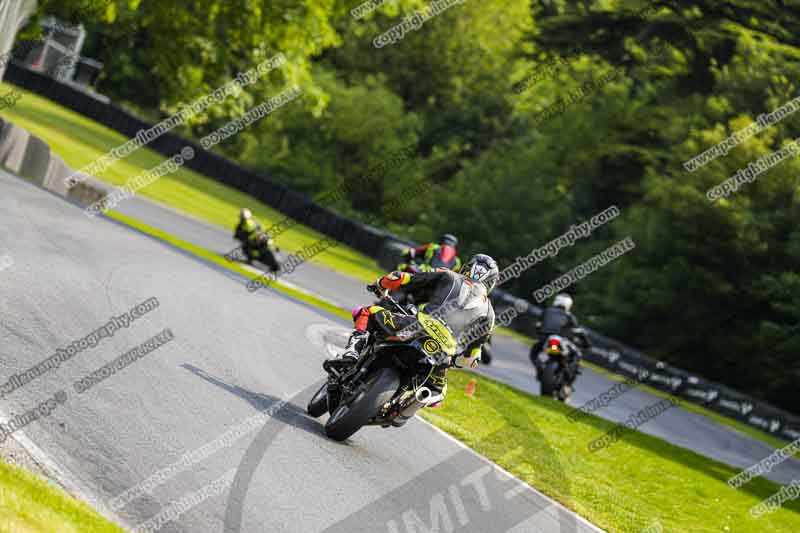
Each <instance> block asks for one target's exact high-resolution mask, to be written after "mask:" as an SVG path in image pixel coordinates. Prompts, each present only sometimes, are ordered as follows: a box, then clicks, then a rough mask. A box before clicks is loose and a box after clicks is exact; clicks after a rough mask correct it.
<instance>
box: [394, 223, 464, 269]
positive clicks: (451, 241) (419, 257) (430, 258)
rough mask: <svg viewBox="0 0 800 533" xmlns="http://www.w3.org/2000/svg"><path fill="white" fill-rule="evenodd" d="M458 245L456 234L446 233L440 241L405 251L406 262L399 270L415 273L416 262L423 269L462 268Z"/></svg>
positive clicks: (399, 266)
mask: <svg viewBox="0 0 800 533" xmlns="http://www.w3.org/2000/svg"><path fill="white" fill-rule="evenodd" d="M456 246H458V239H457V238H456V237H455V235H452V234H450V233H445V234H444V235H442V236H441V237H440V238H439V242H430V243H428V244H423V245H422V246H417V247H416V248H409V249H408V250H406V251H405V252H403V257H404V258H405V259H406V263H403V264H401V265H398V267H397V270H399V271H401V272H412V273H413V272H414V270H413V268H412V265H414V264H416V265H417V266H418V267H419V270H421V271H430V270H435V269H437V268H446V269H448V270H454V271H458V270H459V269H460V268H461V259H459V258H458V254H457V252H456Z"/></svg>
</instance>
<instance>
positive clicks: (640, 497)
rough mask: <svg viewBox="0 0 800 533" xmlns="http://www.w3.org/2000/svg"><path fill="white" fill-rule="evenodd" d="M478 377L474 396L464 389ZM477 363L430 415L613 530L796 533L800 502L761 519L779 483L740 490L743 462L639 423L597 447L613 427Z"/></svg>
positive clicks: (453, 375)
mask: <svg viewBox="0 0 800 533" xmlns="http://www.w3.org/2000/svg"><path fill="white" fill-rule="evenodd" d="M471 378H475V379H476V380H477V382H478V383H477V388H476V392H475V395H474V396H473V397H471V398H470V397H467V396H465V395H464V394H463V392H462V391H463V390H464V388H465V386H466V384H467V381H468V380H469V379H471ZM570 412H571V409H570V408H569V407H568V406H566V405H563V404H561V403H559V402H555V401H553V400H550V399H547V398H542V397H537V396H531V395H528V394H526V393H522V392H519V391H517V390H515V389H513V388H511V387H508V386H506V385H503V384H501V383H498V382H496V381H493V380H491V379H488V378H484V377H482V376H479V375H476V374H474V373H471V372H465V371H454V372H450V377H449V392H448V395H447V399H446V401H445V402H444V404H443V405H442V407H440V408H438V409H427V410H425V411H423V413H422V417H423V418H424V419H426V420H428V421H430V422H431V423H433V424H435V425H437V426H438V427H440V428H442V429H443V430H444V431H446V432H448V433H450V434H451V435H453V436H454V437H456V438H457V439H459V440H461V441H463V442H464V443H465V444H467V445H468V446H470V447H471V448H473V449H474V450H476V451H477V452H479V453H481V454H483V455H485V456H486V457H488V458H489V459H491V460H493V461H495V462H496V463H497V464H499V465H500V466H502V467H503V468H505V469H506V470H508V471H509V472H511V473H512V474H514V475H516V476H517V477H519V478H520V479H522V480H524V481H526V482H527V483H529V484H530V485H532V486H534V487H536V488H537V489H538V490H540V491H541V492H543V493H545V494H547V495H548V496H550V497H552V498H553V499H555V500H557V501H559V502H560V503H562V504H563V505H565V506H566V507H568V508H570V509H572V510H574V511H576V512H577V513H578V514H579V515H581V516H583V517H584V518H586V519H587V520H589V521H590V522H592V523H594V524H596V525H597V526H599V527H601V528H603V529H605V530H606V531H613V532H614V533H617V532H631V533H638V532H639V531H641V530H642V529H643V528H645V527H646V526H648V525H649V524H651V523H653V522H654V521H656V520H657V521H658V522H660V523H661V524H662V526H663V528H664V531H665V532H676V533H677V532H680V533H684V532H691V533H725V532H730V533H763V532H767V531H769V532H770V533H797V532H798V531H800V501H798V500H795V501H791V502H787V503H786V504H784V507H783V508H781V509H778V510H776V511H775V512H774V513H771V514H767V515H765V516H763V517H761V518H759V519H754V518H752V517H751V516H750V514H749V509H750V507H752V506H753V505H756V504H757V503H758V502H760V501H761V500H763V499H764V498H767V497H769V496H771V495H772V494H774V493H775V492H777V491H778V490H779V488H780V486H779V485H777V484H775V483H772V482H770V481H768V480H765V479H762V478H758V479H755V480H753V481H751V482H750V483H748V484H746V485H744V486H743V487H742V488H740V489H738V490H735V489H732V488H731V487H729V486H728V485H727V484H726V480H727V479H728V478H730V477H732V476H733V475H735V474H737V473H738V472H739V471H738V470H737V469H735V468H732V467H730V466H727V465H725V464H722V463H719V462H716V461H713V460H711V459H708V458H706V457H704V456H701V455H699V454H696V453H694V452H692V451H689V450H686V449H684V448H680V447H678V446H675V445H672V444H669V443H667V442H665V441H663V440H661V439H658V438H655V437H651V436H649V435H645V434H644V433H640V432H638V431H634V432H631V433H629V434H627V435H626V436H625V437H623V439H622V440H620V441H619V442H617V443H615V444H614V445H612V446H610V447H608V448H605V449H603V450H600V451H598V452H595V453H591V452H589V450H588V447H587V443H588V442H589V441H590V440H592V439H595V438H597V437H599V436H601V435H602V434H603V433H605V432H606V431H608V430H609V429H611V428H613V427H614V424H612V423H611V422H608V421H605V420H603V419H601V418H599V417H596V416H593V415H590V416H587V417H586V419H583V420H580V421H578V422H575V423H572V422H570V421H569V420H568V419H567V415H568V414H569V413H570Z"/></svg>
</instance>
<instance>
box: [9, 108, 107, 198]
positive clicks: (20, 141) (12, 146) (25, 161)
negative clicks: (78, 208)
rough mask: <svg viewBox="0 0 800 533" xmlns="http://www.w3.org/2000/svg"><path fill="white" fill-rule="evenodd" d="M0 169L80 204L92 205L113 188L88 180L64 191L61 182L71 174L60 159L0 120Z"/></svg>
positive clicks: (23, 131)
mask: <svg viewBox="0 0 800 533" xmlns="http://www.w3.org/2000/svg"><path fill="white" fill-rule="evenodd" d="M0 166H1V167H5V168H6V169H8V170H10V171H11V172H13V173H15V174H19V175H20V176H23V177H25V178H28V179H30V180H31V181H33V182H34V183H36V184H37V185H40V186H42V187H44V188H45V189H47V190H49V191H52V192H54V193H56V194H58V195H59V196H63V197H64V198H69V199H71V200H75V201H77V202H78V203H80V204H83V205H89V204H92V203H94V202H96V201H97V200H99V199H100V198H102V197H104V196H105V195H106V194H108V193H109V192H111V190H112V189H113V186H111V185H108V184H107V183H103V182H101V181H100V180H98V179H96V178H91V177H90V178H87V179H86V181H84V182H83V183H81V184H80V185H78V186H76V187H73V188H72V189H69V190H68V189H67V186H66V185H65V183H64V180H65V179H67V178H68V177H69V176H71V175H72V173H73V172H74V171H73V170H72V169H71V168H70V167H69V166H67V164H66V163H64V160H63V159H61V158H60V157H58V156H57V155H56V154H54V153H52V152H51V151H50V147H49V146H48V145H47V143H46V142H44V141H43V140H41V139H40V138H38V137H36V136H35V135H31V134H30V133H29V132H28V131H26V130H24V129H22V128H20V127H19V126H16V125H15V124H12V123H11V122H8V121H7V120H3V119H2V118H0Z"/></svg>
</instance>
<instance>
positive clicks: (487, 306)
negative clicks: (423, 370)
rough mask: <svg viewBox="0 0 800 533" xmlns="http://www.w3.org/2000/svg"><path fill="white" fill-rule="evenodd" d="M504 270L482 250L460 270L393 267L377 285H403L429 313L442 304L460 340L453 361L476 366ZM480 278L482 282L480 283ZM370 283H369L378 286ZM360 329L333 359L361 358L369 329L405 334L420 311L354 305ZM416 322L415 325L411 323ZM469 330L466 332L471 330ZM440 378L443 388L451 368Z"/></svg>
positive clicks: (490, 326) (382, 335) (382, 334)
mask: <svg viewBox="0 0 800 533" xmlns="http://www.w3.org/2000/svg"><path fill="white" fill-rule="evenodd" d="M499 275H500V272H499V270H498V268H497V263H496V262H495V261H494V259H492V258H491V257H489V256H488V255H484V254H478V255H475V256H473V257H472V258H471V259H470V260H469V261H467V262H466V263H464V265H463V266H462V267H461V269H460V271H459V272H453V271H450V270H439V271H434V272H418V273H416V274H410V273H408V272H391V273H389V274H387V275H385V276H383V277H382V278H380V279H379V280H378V281H377V282H376V285H377V287H380V288H382V289H387V290H395V289H397V288H399V287H403V288H404V289H405V290H407V291H409V292H410V293H412V294H414V296H415V297H416V301H418V302H425V303H424V304H423V305H422V306H420V309H424V311H425V313H426V314H427V315H432V316H434V317H435V316H437V309H438V310H440V313H441V314H442V315H444V317H446V322H447V324H448V325H449V326H450V327H451V329H453V333H454V334H456V335H460V334H464V335H463V337H467V338H466V340H464V339H463V337H462V338H461V339H459V340H461V342H459V343H458V345H457V351H456V354H455V356H454V357H453V359H452V363H451V364H452V365H453V366H459V365H457V363H462V362H463V363H464V366H470V367H473V368H474V367H476V366H477V364H478V362H479V361H480V358H481V347H482V346H483V344H484V343H485V342H486V341H487V339H488V338H489V336H490V335H491V332H492V329H493V328H494V308H493V307H492V303H491V301H490V300H489V293H490V292H491V291H492V289H493V288H494V287H495V285H497V280H498V278H499ZM475 282H478V283H475ZM377 287H376V286H375V285H371V286H370V287H369V288H377ZM353 320H354V321H355V331H353V333H352V334H351V335H350V338H349V340H348V341H347V347H346V348H345V351H344V352H343V353H342V354H340V355H338V356H336V357H334V358H333V359H331V361H340V362H342V363H345V364H348V365H350V364H353V363H355V362H356V361H358V358H359V357H360V356H361V352H362V351H363V350H364V348H365V347H366V346H367V340H368V339H369V336H370V334H374V335H376V338H390V340H391V337H395V338H396V339H400V338H402V337H403V335H402V334H403V330H404V329H406V328H408V329H412V330H413V329H415V328H413V325H414V324H415V323H416V322H417V319H416V317H414V316H406V315H400V314H394V313H392V312H391V311H389V310H388V309H384V308H383V307H380V306H377V305H375V306H371V307H359V308H357V309H356V310H355V311H353ZM410 326H411V327H410ZM467 332H469V334H468V335H467V334H466V333H467ZM436 377H437V378H438V379H437V381H438V384H440V385H442V388H441V389H440V392H442V391H443V390H444V388H443V386H444V384H445V378H446V369H444V370H442V371H441V372H440V373H439V375H438V376H436Z"/></svg>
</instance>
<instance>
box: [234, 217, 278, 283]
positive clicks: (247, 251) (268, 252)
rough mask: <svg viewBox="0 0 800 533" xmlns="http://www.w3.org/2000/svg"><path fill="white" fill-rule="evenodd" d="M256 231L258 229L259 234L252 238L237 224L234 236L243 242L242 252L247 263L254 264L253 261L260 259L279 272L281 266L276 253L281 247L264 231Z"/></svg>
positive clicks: (273, 270)
mask: <svg viewBox="0 0 800 533" xmlns="http://www.w3.org/2000/svg"><path fill="white" fill-rule="evenodd" d="M256 231H258V236H257V237H256V238H255V239H251V238H250V235H251V234H247V233H245V232H243V231H240V230H239V228H238V226H237V228H236V232H235V233H234V235H233V238H234V239H236V240H237V241H239V242H240V243H241V250H242V254H243V256H244V260H245V261H246V262H247V264H250V265H252V264H253V262H255V261H260V262H261V263H263V264H264V265H266V266H267V267H269V269H270V270H271V271H272V272H277V271H278V270H279V269H280V266H279V265H278V260H277V257H276V255H275V253H276V252H278V251H280V249H279V248H278V247H277V246H275V241H274V240H273V239H272V237H270V236H269V235H267V234H266V233H262V232H261V231H260V230H256Z"/></svg>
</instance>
